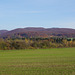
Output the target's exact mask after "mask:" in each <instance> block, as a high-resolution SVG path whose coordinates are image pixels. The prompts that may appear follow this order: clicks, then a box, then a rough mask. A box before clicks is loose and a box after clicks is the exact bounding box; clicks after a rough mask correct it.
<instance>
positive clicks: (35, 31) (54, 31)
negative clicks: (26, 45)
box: [0, 27, 75, 38]
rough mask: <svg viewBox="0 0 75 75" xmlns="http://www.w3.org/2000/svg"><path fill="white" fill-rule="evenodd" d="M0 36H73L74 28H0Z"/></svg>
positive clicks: (74, 35) (74, 33)
mask: <svg viewBox="0 0 75 75" xmlns="http://www.w3.org/2000/svg"><path fill="white" fill-rule="evenodd" d="M0 37H1V38H6V37H11V38H25V37H29V38H31V37H44V38H48V37H69V38H70V37H73V38H74V37H75V29H69V28H41V27H39V28H35V27H28V28H18V29H14V30H11V31H7V30H0Z"/></svg>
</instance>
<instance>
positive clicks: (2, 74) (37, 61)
mask: <svg viewBox="0 0 75 75" xmlns="http://www.w3.org/2000/svg"><path fill="white" fill-rule="evenodd" d="M0 75H75V48H57V49H55V48H54V49H34V50H32V49H30V50H1V51H0Z"/></svg>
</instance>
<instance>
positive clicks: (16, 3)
mask: <svg viewBox="0 0 75 75" xmlns="http://www.w3.org/2000/svg"><path fill="white" fill-rule="evenodd" d="M25 27H45V28H52V27H59V28H74V29H75V0H0V30H2V29H8V30H12V29H15V28H25Z"/></svg>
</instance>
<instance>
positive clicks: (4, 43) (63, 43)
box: [0, 38, 75, 50]
mask: <svg viewBox="0 0 75 75" xmlns="http://www.w3.org/2000/svg"><path fill="white" fill-rule="evenodd" d="M63 47H75V39H73V38H68V39H67V38H21V39H19V38H18V39H17V38H15V39H12V38H10V39H2V38H0V50H14V49H46V48H63Z"/></svg>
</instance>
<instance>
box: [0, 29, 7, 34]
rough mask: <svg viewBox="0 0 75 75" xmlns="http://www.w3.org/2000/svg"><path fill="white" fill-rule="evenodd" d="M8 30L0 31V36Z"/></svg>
mask: <svg viewBox="0 0 75 75" xmlns="http://www.w3.org/2000/svg"><path fill="white" fill-rule="evenodd" d="M6 32H8V30H0V34H3V33H6Z"/></svg>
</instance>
